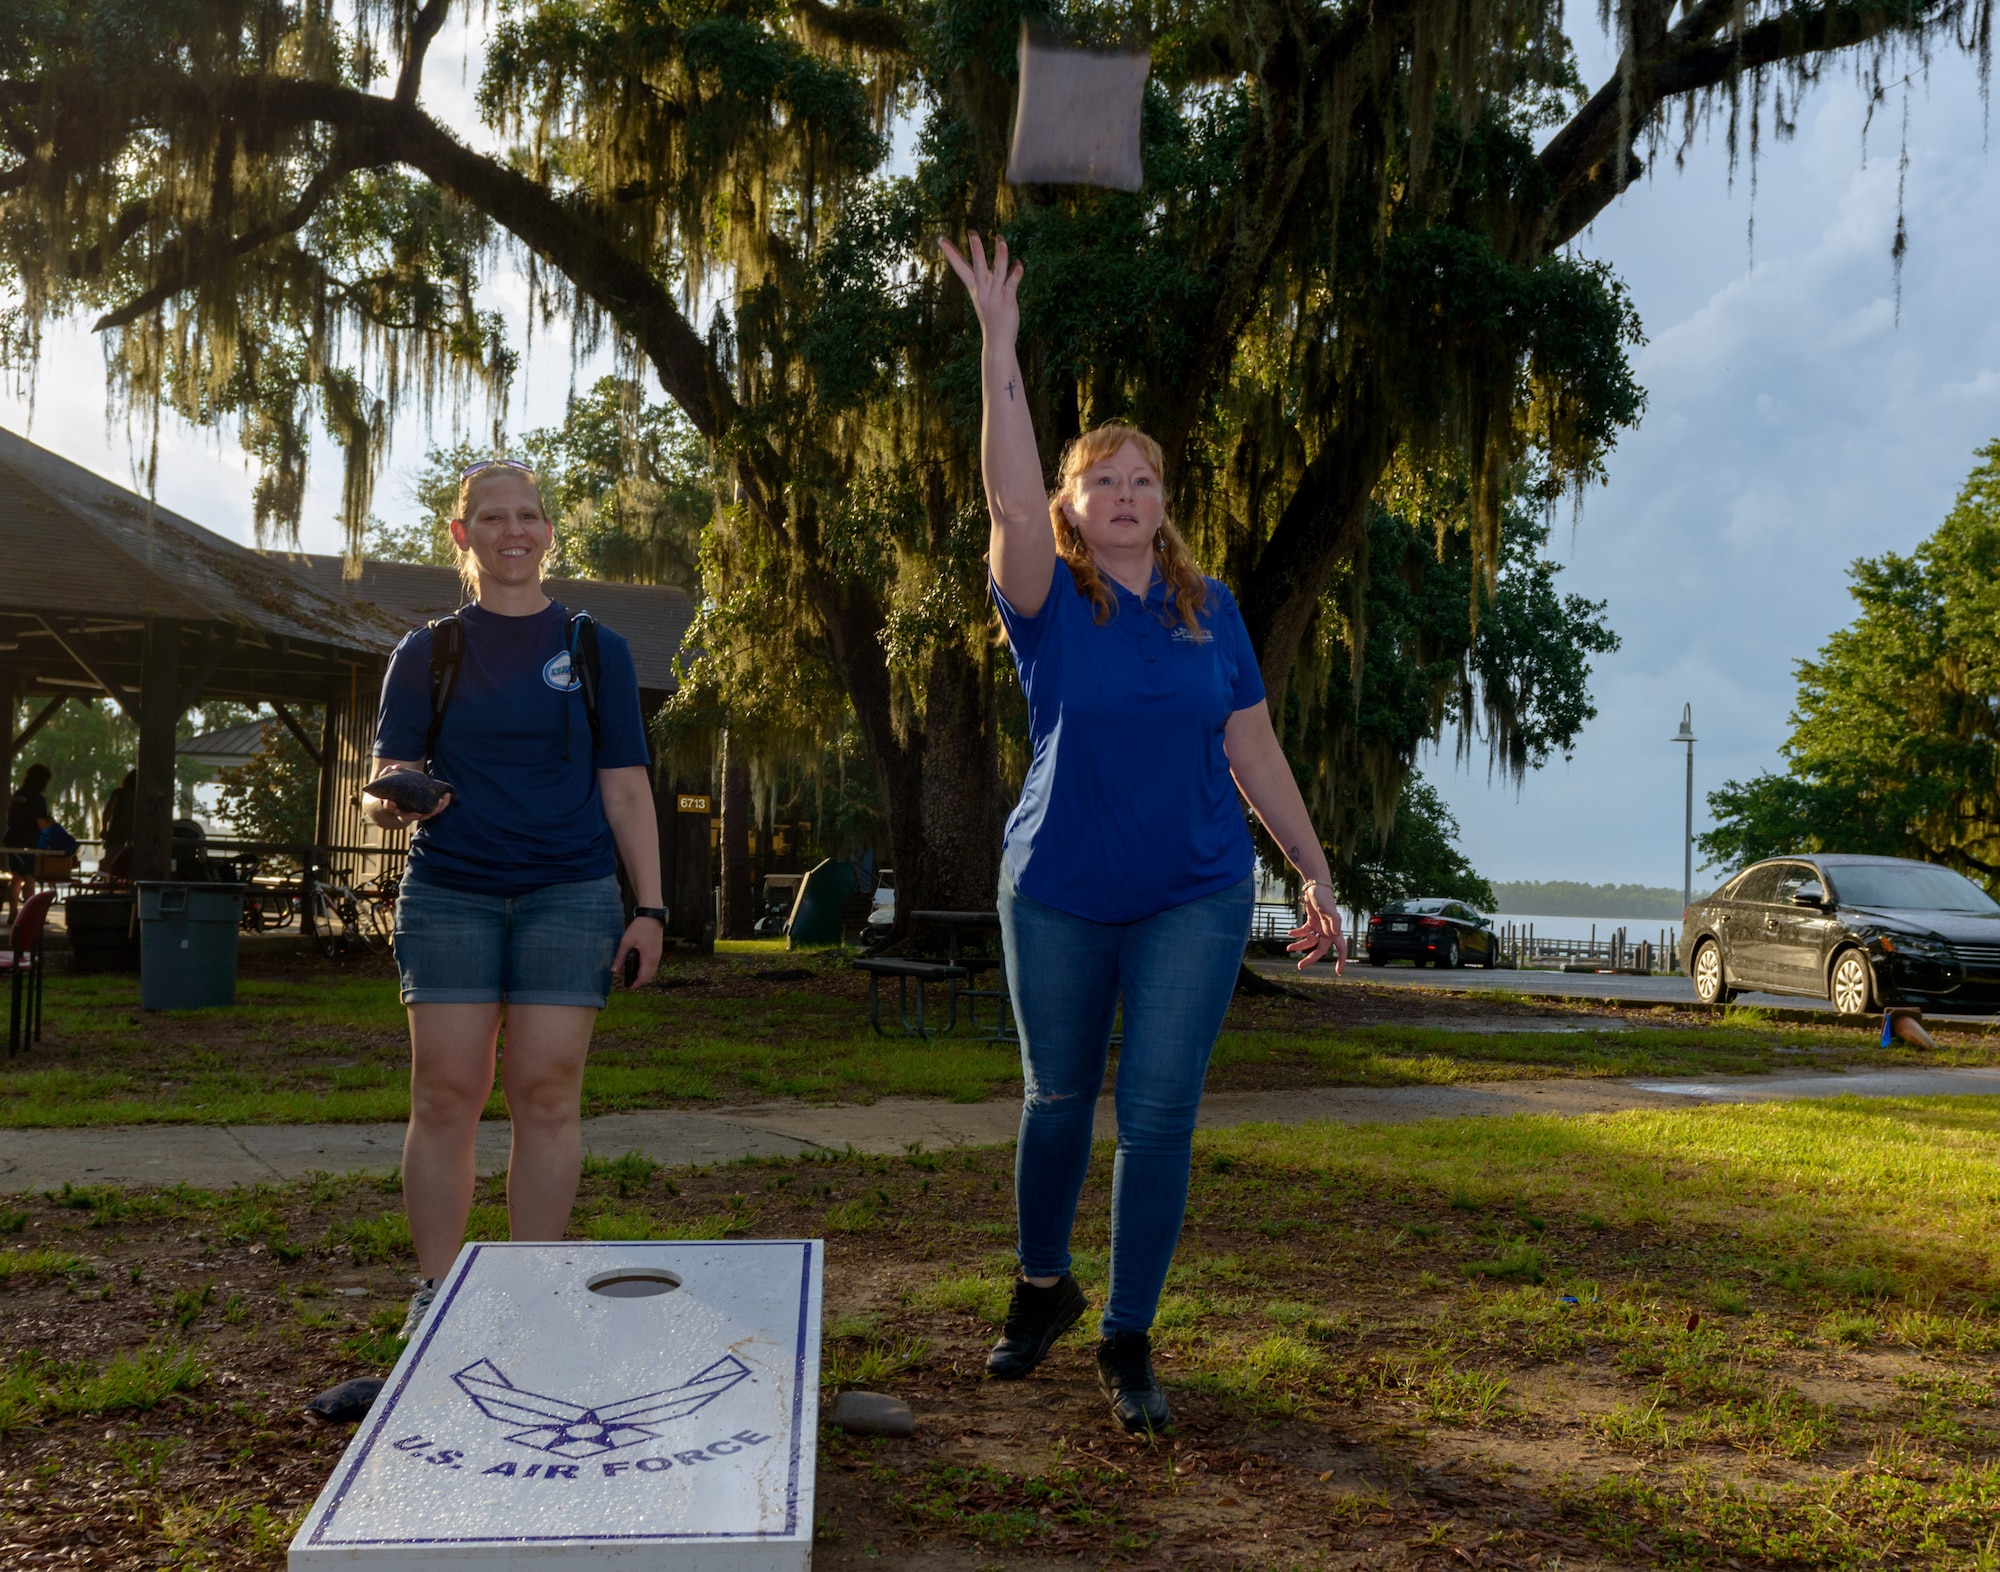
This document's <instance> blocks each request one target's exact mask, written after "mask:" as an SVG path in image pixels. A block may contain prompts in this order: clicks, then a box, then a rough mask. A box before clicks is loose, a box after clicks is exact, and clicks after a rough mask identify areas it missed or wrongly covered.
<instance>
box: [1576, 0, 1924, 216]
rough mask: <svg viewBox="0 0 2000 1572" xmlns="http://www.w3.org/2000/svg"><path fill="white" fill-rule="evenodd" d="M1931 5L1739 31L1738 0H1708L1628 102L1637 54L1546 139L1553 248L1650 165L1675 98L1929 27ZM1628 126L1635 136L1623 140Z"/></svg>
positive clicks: (1872, 7) (1825, 9)
mask: <svg viewBox="0 0 2000 1572" xmlns="http://www.w3.org/2000/svg"><path fill="white" fill-rule="evenodd" d="M1930 9H1931V8H1930V7H1929V6H1922V7H1919V6H1912V5H1905V4H1895V3H1893V0H1892V3H1886V4H1882V3H1867V4H1839V5H1827V6H1822V7H1820V8H1819V9H1818V10H1816V11H1811V12H1808V13H1806V14H1804V15H1796V14H1795V15H1789V16H1783V17H1774V18H1772V19H1770V20H1768V21H1764V22H1759V23H1758V24H1757V25H1756V26H1754V27H1752V28H1749V29H1747V30H1746V31H1745V32H1743V33H1742V34H1741V35H1740V36H1739V37H1736V38H1730V37H1728V36H1726V34H1725V32H1724V29H1725V28H1726V27H1727V25H1728V22H1729V19H1730V17H1732V16H1733V15H1734V14H1735V5H1734V3H1733V0H1703V3H1701V4H1699V5H1697V6H1696V7H1695V9H1694V10H1693V11H1691V12H1690V13H1689V14H1688V15H1687V16H1685V17H1683V18H1682V19H1681V21H1680V22H1679V23H1678V24H1676V26H1675V27H1674V29H1673V31H1672V32H1670V33H1669V34H1668V35H1667V39H1666V44H1665V47H1664V48H1662V49H1661V50H1660V52H1659V53H1658V55H1657V56H1656V57H1655V58H1652V59H1649V60H1641V61H1640V62H1639V63H1638V65H1637V67H1636V69H1633V70H1632V72H1631V84H1630V96H1629V98H1628V99H1626V101H1625V102H1624V103H1623V104H1621V102H1620V99H1621V96H1623V92H1624V77H1625V73H1626V70H1627V64H1626V62H1624V61H1621V62H1620V65H1619V68H1618V69H1617V70H1616V71H1614V72H1613V73H1612V76H1611V80H1610V81H1608V82H1606V83H1605V84H1604V86H1603V87H1601V88H1599V89H1598V90H1597V93H1596V94H1595V95H1594V96H1593V97H1592V98H1591V100H1590V102H1589V103H1587V104H1585V105H1584V107H1583V108H1582V109H1580V110H1579V111H1578V112H1577V114H1576V116H1575V117H1574V118H1573V119H1572V120H1571V121H1570V122H1569V124H1567V125H1565V126H1564V127H1563V128H1562V130H1560V131H1558V132H1557V133H1556V134H1555V136H1554V137H1553V138H1551V139H1550V141H1549V144H1548V146H1547V147H1545V148H1543V149H1542V152H1541V157H1540V162H1541V165H1542V168H1543V170H1544V171H1545V172H1546V173H1547V175H1548V176H1549V182H1550V188H1551V190H1552V192H1553V196H1552V199H1551V200H1550V202H1549V204H1548V207H1547V208H1546V209H1545V218H1544V224H1545V228H1544V232H1543V237H1542V239H1543V245H1544V247H1545V249H1547V250H1551V251H1553V250H1554V249H1555V248H1556V247H1558V246H1561V245H1563V244H1565V243H1567V242H1568V241H1570V240H1571V239H1573V238H1575V236H1576V235H1578V234H1579V233H1581V232H1582V230H1583V229H1584V228H1585V227H1586V226H1587V225H1588V224H1589V223H1590V222H1591V221H1592V220H1593V219H1595V218H1596V217H1597V215H1598V214H1599V213H1601V212H1603V211H1604V209H1605V208H1606V207H1608V206H1609V205H1610V204H1611V202H1612V200H1613V199H1614V198H1616V197H1617V195H1618V193H1619V192H1621V191H1623V190H1624V189H1625V187H1626V186H1628V185H1630V184H1631V182H1632V180H1633V179H1634V178H1635V177H1636V176H1637V174H1638V173H1639V172H1640V171H1641V170H1643V168H1644V167H1645V166H1644V165H1643V164H1642V163H1641V162H1640V161H1639V159H1638V158H1637V156H1636V155H1635V154H1634V153H1633V152H1632V141H1634V140H1636V139H1637V137H1638V135H1639V133H1640V132H1641V131H1643V130H1644V129H1645V128H1646V126H1647V125H1648V124H1649V123H1650V122H1651V121H1652V119H1653V116H1654V114H1655V113H1656V112H1657V111H1658V109H1659V107H1660V105H1661V104H1663V103H1664V102H1665V101H1666V100H1667V99H1669V98H1677V97H1682V96H1685V95H1687V94H1689V93H1697V92H1700V91H1701V90H1702V89H1704V88H1709V87H1715V86H1717V85H1719V84H1721V83H1723V82H1726V81H1728V80H1729V79H1730V78H1731V77H1733V76H1736V75H1739V74H1741V73H1742V72H1744V71H1755V70H1758V69H1760V68H1762V67H1765V66H1772V65H1778V64H1781V63H1783V62H1784V61H1787V60H1799V59H1803V58H1805V57H1806V56H1808V55H1815V54H1823V53H1826V52H1828V51H1830V50H1836V49H1851V48H1853V47H1854V46H1855V45H1856V44H1863V43H1866V42H1868V40H1870V39H1871V38H1879V37H1881V36H1882V35H1883V34H1885V33H1890V32H1895V31H1897V30H1898V29H1916V28H1919V27H1921V26H1922V24H1923V22H1924V20H1925V18H1926V14H1927V12H1928V11H1929V10H1930ZM1621 132H1622V133H1623V134H1624V136H1625V137H1627V138H1629V139H1631V140H1627V141H1626V142H1625V145H1624V146H1622V147H1621V146H1620V145H1619V142H1620V135H1621Z"/></svg>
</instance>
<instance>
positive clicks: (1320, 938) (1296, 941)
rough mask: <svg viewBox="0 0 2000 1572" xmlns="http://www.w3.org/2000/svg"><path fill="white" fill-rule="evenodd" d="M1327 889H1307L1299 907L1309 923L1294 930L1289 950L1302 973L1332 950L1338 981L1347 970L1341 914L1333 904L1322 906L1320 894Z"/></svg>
mask: <svg viewBox="0 0 2000 1572" xmlns="http://www.w3.org/2000/svg"><path fill="white" fill-rule="evenodd" d="M1324 888H1325V886H1324V885H1320V884H1314V885H1309V886H1307V888H1306V893H1305V899H1304V900H1302V901H1301V902H1300V903H1299V907H1300V915H1301V916H1302V917H1303V918H1304V919H1305V920H1304V921H1303V922H1301V923H1300V924H1299V925H1298V927H1296V928H1294V929H1293V930H1292V934H1291V938H1292V942H1291V943H1290V944H1288V945H1286V946H1285V948H1286V949H1287V950H1289V951H1290V952H1291V953H1292V954H1293V955H1296V956H1298V958H1299V970H1300V971H1304V970H1305V969H1306V968H1307V967H1308V966H1310V965H1312V963H1313V962H1314V961H1317V960H1319V959H1320V958H1321V957H1323V956H1324V955H1325V954H1326V953H1327V951H1329V950H1331V951H1332V952H1333V971H1334V975H1335V976H1336V977H1337V976H1339V975H1340V974H1341V973H1343V972H1345V971H1346V970H1347V966H1346V963H1345V962H1344V961H1343V960H1342V959H1341V954H1340V911H1339V909H1338V908H1337V907H1335V906H1334V905H1332V904H1331V902H1329V903H1328V904H1326V905H1321V904H1320V891H1321V890H1322V889H1324Z"/></svg>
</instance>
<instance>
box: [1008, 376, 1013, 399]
mask: <svg viewBox="0 0 2000 1572" xmlns="http://www.w3.org/2000/svg"><path fill="white" fill-rule="evenodd" d="M1007 402H1008V403H1009V404H1011V403H1013V402H1014V379H1013V378H1012V377H1009V378H1008V379H1007Z"/></svg>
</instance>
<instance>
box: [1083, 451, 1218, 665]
mask: <svg viewBox="0 0 2000 1572" xmlns="http://www.w3.org/2000/svg"><path fill="white" fill-rule="evenodd" d="M1128 442H1129V443H1131V444H1132V445H1133V446H1134V447H1136V448H1138V450H1139V451H1140V452H1141V453H1143V454H1144V455H1145V456H1146V462H1147V463H1148V464H1150V465H1152V467H1153V474H1154V475H1155V476H1157V477H1158V478H1159V480H1160V482H1161V485H1162V487H1164V486H1165V484H1166V455H1165V454H1163V453H1162V452H1161V451H1160V445H1159V443H1157V442H1155V441H1154V440H1153V439H1152V438H1151V437H1149V436H1147V435H1146V433H1145V432H1143V431H1141V430H1140V429H1139V428H1138V427H1137V426H1124V425H1119V424H1118V423H1117V422H1115V421H1114V422H1111V423H1110V424H1108V425H1103V426H1099V427H1097V428H1096V429H1095V430H1092V431H1086V432H1084V434H1083V435H1082V436H1080V437H1078V438H1077V439H1076V440H1075V441H1073V442H1071V443H1070V445H1069V446H1068V447H1066V448H1064V449H1063V456H1062V466H1061V469H1060V470H1059V472H1058V474H1057V477H1056V489H1055V494H1054V495H1053V496H1051V497H1050V498H1049V525H1050V527H1051V528H1052V529H1053V530H1054V531H1055V535H1056V555H1057V556H1058V557H1061V558H1062V559H1063V561H1065V562H1067V563H1068V564H1069V571H1070V577H1071V578H1073V579H1075V580H1076V587H1077V588H1078V589H1080V590H1082V591H1083V593H1084V594H1086V595H1088V596H1089V597H1090V599H1091V603H1092V604H1093V605H1095V606H1096V607H1097V620H1098V621H1099V622H1109V621H1110V620H1111V617H1112V614H1113V613H1114V612H1115V611H1117V609H1118V601H1117V599H1116V597H1114V596H1113V595H1112V593H1111V589H1110V586H1109V585H1107V584H1106V583H1105V582H1104V576H1103V575H1102V574H1100V573H1099V572H1098V571H1097V564H1096V563H1095V562H1094V561H1092V560H1091V556H1090V547H1088V546H1087V545H1085V544H1084V540H1083V536H1081V535H1080V534H1078V533H1077V529H1076V526H1075V525H1074V524H1072V523H1070V521H1069V515H1068V514H1067V513H1065V512H1063V498H1064V497H1065V496H1067V495H1068V494H1069V489H1070V487H1072V486H1074V485H1075V484H1076V481H1077V477H1078V476H1080V475H1082V474H1083V472H1084V471H1085V470H1087V469H1089V468H1090V467H1091V465H1093V464H1101V463H1103V462H1104V460H1106V459H1108V458H1110V457H1111V455H1112V454H1114V453H1116V452H1117V451H1118V450H1119V449H1120V448H1122V447H1124V446H1125V444H1126V443H1128ZM1153 560H1154V561H1155V562H1156V563H1158V564H1159V568H1160V577H1161V578H1163V579H1165V580H1166V583H1167V600H1168V604H1169V605H1171V606H1172V607H1173V609H1174V611H1175V612H1176V613H1178V615H1179V616H1180V619H1181V621H1182V622H1183V623H1185V624H1186V625H1187V630H1188V632H1190V633H1194V634H1199V633H1200V631H1201V624H1200V623H1199V622H1198V621H1197V620H1196V619H1197V618H1198V617H1199V616H1200V615H1201V610H1202V607H1203V606H1205V605H1206V604H1207V603H1208V585H1207V583H1206V582H1205V581H1204V580H1203V578H1202V574H1201V569H1200V568H1198V567H1197V566H1195V560H1194V553H1193V552H1191V551H1189V550H1188V543H1187V542H1186V541H1185V540H1183V539H1182V538H1181V532H1180V531H1179V530H1177V529H1175V528H1174V521H1173V520H1172V519H1170V518H1168V517H1167V515H1166V512H1165V510H1164V508H1162V511H1161V513H1160V528H1159V532H1158V533H1157V534H1155V535H1154V537H1153Z"/></svg>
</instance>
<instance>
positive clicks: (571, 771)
mask: <svg viewBox="0 0 2000 1572" xmlns="http://www.w3.org/2000/svg"><path fill="white" fill-rule="evenodd" d="M459 616H460V618H462V619H463V620H464V623H465V659H464V663H463V664H462V665H461V666H460V667H459V671H458V685H457V686H456V687H455V688H454V689H453V690H452V695H451V702H450V703H449V704H447V705H446V706H445V712H444V726H443V729H442V730H440V731H439V733H438V742H437V758H436V760H435V762H434V763H433V765H432V773H434V774H435V775H436V776H437V777H438V778H439V779H440V780H446V781H450V782H451V784H452V786H453V787H454V788H456V790H455V793H454V795H453V797H452V800H451V806H450V807H448V808H446V809H445V810H444V812H443V813H440V814H439V815H438V816H437V817H436V818H435V819H428V820H426V821H425V822H424V823H422V824H420V825H418V826H417V829H416V833H415V834H414V835H413V836H412V837H411V839H410V870H411V872H413V873H414V874H416V875H417V877H418V878H419V879H421V880H423V881H425V882H427V883H430V884H441V885H443V886H445V887H446V888H447V889H453V890H470V891H474V892H476V893H480V894H487V895H525V894H527V893H528V891H530V890H539V889H543V888H546V887H547V886H549V885H551V884H575V883H579V882H581V881H583V880H586V879H601V878H603V877H605V875H607V874H610V873H614V872H616V871H617V868H618V848H617V845H616V843H615V842H614V841H613V840H612V838H611V825H610V822H609V821H608V820H606V818H605V817H604V799H603V797H602V796H601V795H600V794H599V792H598V789H597V772H598V771H599V770H615V769H622V768H624V767H626V766H628V765H633V764H644V763H645V762H646V725H645V721H644V719H643V718H642V717H641V715H640V713H639V676H638V672H637V670H636V669H635V668H634V666H633V664H632V650H631V646H629V645H628V644H627V643H626V642H625V641H624V640H623V639H622V638H620V637H619V636H618V635H617V634H615V633H613V632H612V631H611V630H610V629H609V628H607V627H605V626H604V625H603V624H601V623H600V624H599V625H598V629H597V648H598V655H599V665H600V668H601V670H602V677H601V679H600V681H599V683H598V689H597V719H598V726H599V729H600V730H601V732H602V734H603V738H604V741H603V745H602V746H601V747H600V748H598V749H597V751H596V752H595V754H593V753H592V751H591V745H590V717H589V714H588V712H587V711H586V710H585V708H584V703H583V684H582V682H581V681H579V680H578V678H577V676H576V674H575V673H574V672H573V671H571V670H570V656H569V650H568V648H567V634H568V628H569V613H568V612H567V611H565V610H564V609H563V608H562V607H561V606H560V605H559V604H557V603H556V602H554V601H551V602H550V603H549V604H548V605H547V606H545V607H543V608H542V609H541V610H540V611H538V612H536V613H535V614H534V615H533V616H532V617H503V616H501V615H499V614H498V613H497V612H491V611H487V610H485V609H484V608H483V607H481V606H478V605H471V606H467V607H465V608H464V609H463V610H461V611H460V612H459ZM430 674H431V630H430V629H429V628H427V627H424V628H414V629H412V630H411V631H410V632H409V633H407V634H405V635H404V636H403V642H402V643H400V644H398V645H397V646H396V652H395V654H393V655H392V656H390V657H389V670H388V673H387V675H386V676H384V677H383V679H382V709H381V715H380V718H379V720H378V722H377V724H376V728H375V754H376V757H378V758H383V759H421V758H422V757H423V756H424V733H425V732H426V731H428V730H429V729H430V723H431V675H430ZM565 727H566V728H567V731H565ZM565 740H567V747H565ZM565 753H567V757H565V756H564V755H565Z"/></svg>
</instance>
